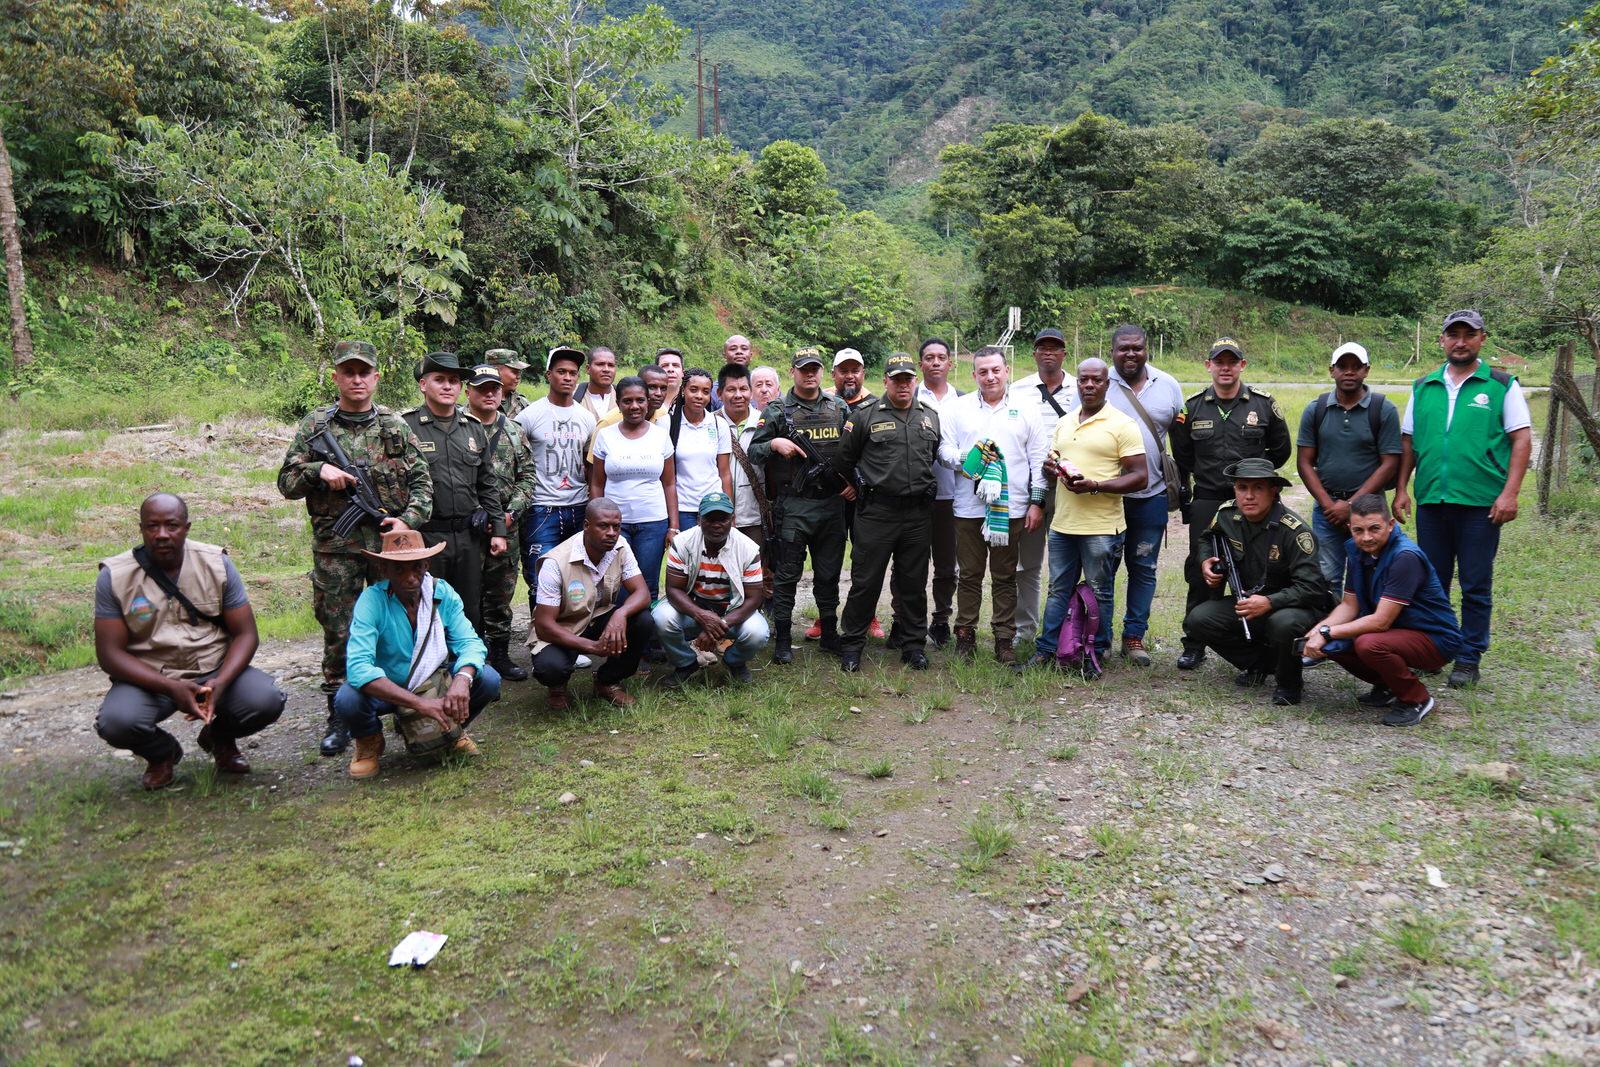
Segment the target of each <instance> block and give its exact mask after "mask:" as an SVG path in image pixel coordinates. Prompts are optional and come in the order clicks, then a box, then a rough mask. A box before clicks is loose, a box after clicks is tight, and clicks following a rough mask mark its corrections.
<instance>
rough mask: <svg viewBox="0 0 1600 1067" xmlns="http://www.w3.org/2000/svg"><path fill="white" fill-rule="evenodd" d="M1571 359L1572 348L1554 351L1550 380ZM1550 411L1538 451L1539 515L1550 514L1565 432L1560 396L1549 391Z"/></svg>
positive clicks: (1567, 347) (1557, 374) (1566, 346)
mask: <svg viewBox="0 0 1600 1067" xmlns="http://www.w3.org/2000/svg"><path fill="white" fill-rule="evenodd" d="M1571 359H1572V346H1571V345H1570V344H1563V345H1561V346H1560V347H1559V348H1557V349H1556V372H1555V374H1552V375H1551V378H1552V379H1555V378H1557V377H1559V375H1560V373H1561V371H1562V369H1563V368H1564V367H1566V366H1567V364H1568V363H1569V362H1570V360H1571ZM1549 403H1550V409H1549V413H1548V414H1547V415H1546V416H1545V420H1544V448H1542V449H1540V451H1539V514H1540V515H1549V514H1550V482H1551V480H1552V478H1553V477H1554V475H1555V471H1556V452H1557V450H1560V451H1561V452H1565V451H1566V449H1565V448H1564V447H1563V446H1564V444H1565V442H1564V441H1563V440H1562V435H1563V433H1564V432H1565V429H1566V428H1565V426H1564V425H1563V424H1564V422H1565V421H1566V420H1565V419H1563V418H1562V417H1561V416H1562V414H1563V412H1564V411H1565V409H1564V408H1563V406H1562V404H1561V396H1560V394H1559V393H1558V392H1557V391H1556V390H1555V389H1551V390H1550V393H1549Z"/></svg>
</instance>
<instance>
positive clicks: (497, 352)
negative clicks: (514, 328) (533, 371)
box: [483, 348, 528, 371]
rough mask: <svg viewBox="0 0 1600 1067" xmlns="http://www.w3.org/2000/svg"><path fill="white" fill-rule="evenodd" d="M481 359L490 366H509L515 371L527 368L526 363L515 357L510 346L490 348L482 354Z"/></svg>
mask: <svg viewBox="0 0 1600 1067" xmlns="http://www.w3.org/2000/svg"><path fill="white" fill-rule="evenodd" d="M483 361H484V362H485V363H487V364H489V366H491V367H510V368H511V369H512V370H515V371H524V370H527V369H528V364H527V363H526V362H524V361H523V360H521V359H519V358H517V353H516V352H515V351H514V350H513V349H510V348H491V349H489V351H487V352H485V353H484V354H483Z"/></svg>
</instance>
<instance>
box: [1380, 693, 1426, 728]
mask: <svg viewBox="0 0 1600 1067" xmlns="http://www.w3.org/2000/svg"><path fill="white" fill-rule="evenodd" d="M1432 710H1433V698H1432V697H1429V698H1428V699H1427V700H1424V701H1423V702H1422V703H1420V704H1407V703H1404V702H1400V703H1396V704H1395V706H1394V707H1393V708H1391V709H1389V713H1388V714H1387V715H1385V716H1384V717H1383V725H1385V726H1415V725H1417V723H1419V722H1421V721H1422V720H1423V719H1425V718H1427V717H1428V712H1430V711H1432Z"/></svg>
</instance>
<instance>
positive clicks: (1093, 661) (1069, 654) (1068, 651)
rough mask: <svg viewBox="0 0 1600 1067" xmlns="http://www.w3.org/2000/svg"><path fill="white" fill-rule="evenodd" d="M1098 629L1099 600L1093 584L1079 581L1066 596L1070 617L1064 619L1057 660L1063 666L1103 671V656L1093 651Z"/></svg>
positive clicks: (1057, 648) (1068, 615)
mask: <svg viewBox="0 0 1600 1067" xmlns="http://www.w3.org/2000/svg"><path fill="white" fill-rule="evenodd" d="M1099 632H1100V601H1099V599H1097V598H1096V597H1095V595H1094V587H1093V586H1091V585H1090V584H1089V583H1088V582H1079V583H1078V586H1077V588H1076V589H1074V590H1073V591H1072V595H1071V596H1070V597H1069V598H1068V599H1067V617H1066V618H1065V619H1062V620H1061V636H1060V637H1059V638H1058V639H1057V640H1056V662H1057V663H1058V664H1060V665H1061V666H1062V667H1072V668H1078V667H1084V666H1088V667H1093V668H1094V669H1095V670H1096V671H1098V670H1100V657H1099V655H1097V654H1096V653H1095V650H1094V637H1095V634H1097V633H1099Z"/></svg>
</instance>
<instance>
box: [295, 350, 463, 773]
mask: <svg viewBox="0 0 1600 1067" xmlns="http://www.w3.org/2000/svg"><path fill="white" fill-rule="evenodd" d="M333 381H334V384H335V385H336V386H338V389H339V400H338V402H337V403H335V404H330V405H329V406H327V407H325V408H318V409H317V410H316V411H313V412H311V414H309V415H307V416H306V417H305V418H304V419H303V420H301V422H300V426H299V428H298V429H297V430H296V432H295V437H294V441H293V442H291V443H290V445H289V451H288V453H287V454H286V455H285V456H284V457H283V467H282V468H281V469H279V471H278V491H279V492H281V493H282V494H283V495H284V496H285V497H287V498H288V499H290V500H301V499H304V500H305V502H306V511H307V512H308V513H309V514H310V516H311V534H312V553H311V559H312V568H311V592H312V608H313V610H314V611H315V612H316V616H317V622H318V623H319V624H321V626H322V690H323V692H325V693H326V694H327V695H328V733H327V736H325V737H324V738H323V739H322V754H323V755H324V756H337V755H338V754H339V753H341V752H343V751H344V750H345V747H346V746H348V745H349V743H350V735H349V734H348V733H347V732H346V731H345V727H344V724H343V722H342V721H341V720H340V719H339V718H338V716H337V715H335V714H334V711H333V694H334V693H336V692H338V690H339V686H340V685H341V684H342V683H343V682H344V649H345V643H346V642H347V641H348V640H349V638H350V613H351V612H352V611H353V610H354V608H355V603H356V598H357V597H359V596H360V595H361V591H362V590H363V589H365V588H366V587H367V585H368V584H369V583H371V582H373V581H376V580H377V577H378V575H377V571H376V569H375V568H374V567H373V565H372V563H371V560H370V557H368V556H365V555H363V554H362V552H363V550H372V551H376V550H377V549H378V548H379V546H380V544H381V540H382V539H381V536H380V534H381V532H382V530H404V529H414V528H416V527H419V526H421V525H422V524H423V523H424V522H426V521H428V518H429V517H430V516H431V515H432V513H433V478H432V476H431V475H430V474H429V471H428V461H427V460H426V459H425V458H424V457H423V455H422V451H421V448H420V447H419V446H418V444H417V439H416V436H415V435H413V434H412V432H411V430H410V428H409V427H407V426H406V424H405V422H404V421H402V420H401V418H400V416H399V415H396V414H395V413H394V412H392V411H390V410H389V409H388V408H385V407H380V406H378V405H376V404H374V403H373V402H372V397H373V394H374V393H376V392H377V389H378V353H377V349H375V348H374V347H373V346H372V345H370V344H368V343H367V342H365V341H340V342H339V343H338V344H337V345H335V346H334V350H333ZM323 428H327V429H328V430H329V431H330V433H331V434H332V435H333V437H334V439H335V440H337V441H338V442H339V445H340V447H341V448H343V449H344V452H345V455H346V456H347V457H348V458H349V459H350V461H351V462H352V463H356V462H360V461H362V460H365V461H366V463H367V470H368V473H369V474H370V476H371V478H372V484H373V486H374V488H376V489H377V492H378V498H379V500H380V502H381V503H382V505H383V507H384V509H385V510H386V511H388V513H389V518H386V519H384V520H383V521H382V524H381V528H380V527H379V526H374V525H372V524H371V523H363V524H362V525H360V526H358V527H356V529H355V530H354V531H352V533H351V535H350V536H349V537H340V536H339V535H338V534H336V533H334V531H333V525H334V522H335V520H337V519H338V518H339V516H340V515H342V514H343V513H344V511H345V508H347V507H348V506H349V504H350V492H349V489H350V486H351V485H353V484H354V483H355V479H354V478H353V477H351V476H350V475H348V474H346V473H344V472H342V471H340V470H338V469H337V468H336V467H334V466H333V465H332V464H328V463H324V462H323V461H322V460H321V459H319V458H318V457H317V456H315V455H313V454H312V451H311V447H310V445H309V444H307V440H308V439H309V438H310V437H311V436H312V435H314V434H316V433H317V432H318V431H320V430H322V429H323Z"/></svg>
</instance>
